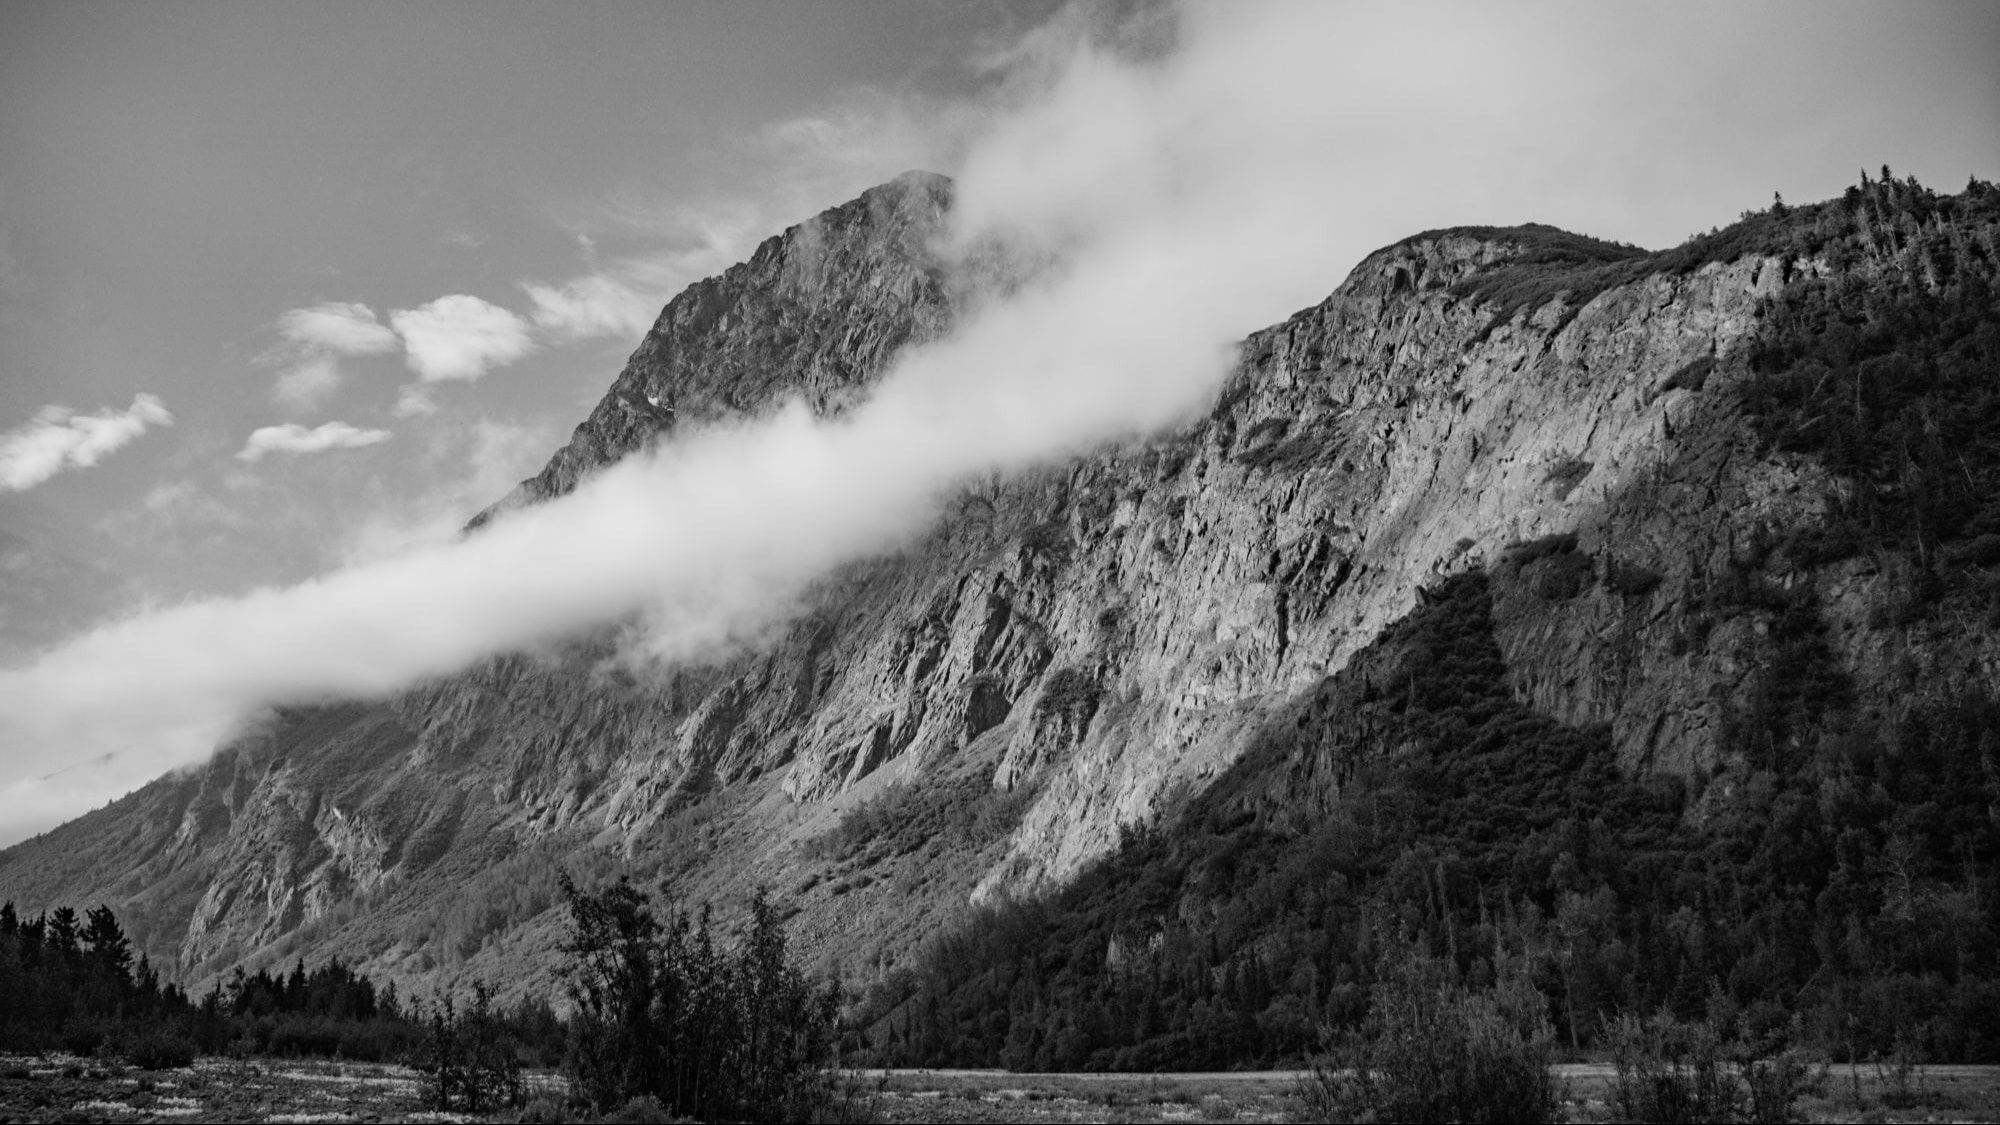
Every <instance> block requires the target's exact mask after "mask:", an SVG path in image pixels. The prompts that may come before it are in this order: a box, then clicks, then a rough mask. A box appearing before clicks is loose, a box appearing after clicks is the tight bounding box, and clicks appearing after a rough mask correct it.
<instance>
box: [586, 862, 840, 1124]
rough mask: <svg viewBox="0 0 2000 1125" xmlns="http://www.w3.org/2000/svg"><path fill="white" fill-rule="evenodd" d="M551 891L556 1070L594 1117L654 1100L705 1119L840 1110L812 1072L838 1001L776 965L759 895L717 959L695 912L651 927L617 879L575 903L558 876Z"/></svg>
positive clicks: (776, 927) (772, 912) (707, 928)
mask: <svg viewBox="0 0 2000 1125" xmlns="http://www.w3.org/2000/svg"><path fill="white" fill-rule="evenodd" d="M562 888H563V894H564V896H565V898H566V899H567V900H568V904H569V910H570V921H571V928H570V937H569V940H568V942H567V943H566V944H565V945H564V947H563V950H564V952H565V953H566V954H567V955H568V957H569V962H568V964H567V965H566V966H565V968H564V975H565V978H566V984H567V987H568V991H569V998H570V1000H571V1002H572V1003H573V1004H574V1006H575V1014H574V1015H573V1016H572V1018H571V1021H570V1046H569V1051H568V1054H567V1056H566V1058H565V1060H564V1068H565V1070H566V1071H567V1072H568V1075H569V1079H570V1088H571V1090H572V1091H573V1092H574V1093H575V1095H576V1096H577V1097H578V1098H580V1099H581V1100H583V1101H585V1102H586V1103H588V1104H589V1105H590V1106H591V1107H592V1108H593V1109H595V1110H597V1111H598V1112H600V1113H602V1112H607V1111H610V1110H612V1109H613V1108H614V1107H618V1106H625V1107H626V1108H627V1110H628V1111H629V1110H630V1109H631V1107H632V1105H633V1103H634V1100H635V1099H648V1098H650V1099H656V1100H657V1101H656V1104H657V1105H658V1106H660V1107H662V1108H663V1109H664V1111H665V1112H667V1113H670V1114H672V1115H674V1116H676V1117H694V1118H699V1119H702V1120H711V1121H712V1120H755V1121H795V1120H827V1119H830V1118H831V1117H835V1116H841V1115H842V1114H843V1112H845V1111H846V1110H851V1109H852V1108H853V1100H852V1099H851V1098H847V1097H844V1095H843V1094H842V1092H841V1091H840V1090H839V1089H838V1088H837V1086H836V1084H835V1082H834V1080H833V1079H832V1078H831V1077H829V1076H828V1075H826V1074H825V1073H824V1068H825V1067H827V1066H828V1065H829V1064H830V1063H831V1062H832V1061H833V1045H834V1039H833V1032H834V1012H835V1010H836V1008H837V1006H838V1003H839V995H838V992H837V991H836V990H835V989H834V988H833V987H831V986H829V987H827V988H823V989H822V988H816V987H814V986H813V985H812V984H811V983H810V982H808V981H807V980H806V979H805V977H804V975H803V974H802V973H800V972H799V971H798V969H796V968H794V967H793V966H792V965H791V964H790V962H789V961H788V960H787V959H786V954H785V935H784V931H783V929H782V927H781V925H780V923H779V919H778V912H777V909H776V908H775V907H773V906H772V905H771V903H770V901H769V900H768V899H766V898H765V897H764V895H763V893H762V892H759V893H758V894H757V896H756V897H755V898H754V899H753V900H752V901H751V904H750V932H749V933H748V935H747V936H746V937H745V939H744V941H743V943H742V945H741V946H740V947H739V948H738V949H737V950H736V951H734V952H733V953H726V952H724V951H723V950H721V949H719V948H717V946H716V943H715V940H714V937H713V935H712V926H711V918H710V914H709V912H708V911H707V910H706V909H703V910H702V911H700V912H699V913H698V914H693V915H690V914H688V913H686V912H682V911H675V910H670V911H668V912H667V914H666V916H665V919H664V920H662V919H660V918H656V917H655V916H654V914H653V911H652V908H651V906H650V904H649V903H648V901H647V897H646V896H645V895H644V894H643V893H641V892H640V891H639V890H637V889H636V888H634V887H633V886H632V884H631V883H630V882H628V881H624V880H621V881H620V882H618V883H616V884H614V885H612V886H610V887H608V888H606V889H605V890H603V891H600V892H598V893H596V894H585V893H583V892H582V891H580V890H578V889H577V888H576V886H575V885H574V884H573V883H571V882H570V881H569V879H568V878H567V877H565V878H564V879H563V881H562ZM646 1112H649V1113H650V1112H651V1110H650V1109H648V1110H647V1111H646ZM646 1119H648V1120H652V1119H655V1118H650V1117H649V1118H646ZM658 1119H664V1118H658Z"/></svg>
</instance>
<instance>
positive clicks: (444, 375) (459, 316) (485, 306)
mask: <svg viewBox="0 0 2000 1125" xmlns="http://www.w3.org/2000/svg"><path fill="white" fill-rule="evenodd" d="M389 324H390V325H391V326H392V327H394V328H395V330H396V333H397V334H398V335H400V336H401V337H402V338H403V347H404V349H405V351H406V352H407V353H408V356H407V358H408V362H409V365H410V370H412V371H414V372H416V373H417V378H418V380H419V381H421V382H425V383H442V382H449V381H453V380H464V381H471V380H474V379H478V378H479V377H481V376H483V375H485V374H486V373H487V372H488V371H489V370H491V369H493V368H495V367H501V366H505V365H506V364H509V363H512V362H514V361H515V360H517V359H520V358H521V357H522V356H524V355H527V354H528V353H529V352H530V351H532V350H534V346H535V343H534V339H533V337H532V336H531V335H530V334H529V325H528V322H527V321H525V320H522V319H521V318H520V317H518V316H516V315H514V314H513V313H512V312H509V311H508V310H506V309H504V308H501V307H500V306H499V305H496V304H493V303H491V302H489V301H485V300H481V299H480V298H478V297H473V296H468V295H466V294H464V293H454V294H452V295H451V296H448V297H439V298H438V299H437V300H435V301H432V302H430V303H429V304H426V305H419V306H417V307H416V308H413V309H397V310H396V311H395V312H393V313H390V314H389Z"/></svg>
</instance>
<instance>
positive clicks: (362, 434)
mask: <svg viewBox="0 0 2000 1125" xmlns="http://www.w3.org/2000/svg"><path fill="white" fill-rule="evenodd" d="M388 440H389V431H387V430H363V429H359V428H357V427H355V426H350V425H348V424H347V423H345V422H327V423H325V424H323V425H319V426H315V427H313V428H312V429H307V428H306V427H304V426H301V425H299V424H297V423H295V422H287V423H285V424H284V425H282V426H264V427H261V428H259V429H257V430H254V431H252V432H251V434H250V440H249V441H247V442H245V443H244V444H243V450H242V452H240V453H238V454H237V455H236V459H237V460H238V461H257V460H260V459H262V458H263V456H264V455H265V454H267V453H321V452H324V451H326V450H329V449H360V448H361V447H363V446H368V445H378V444H380V443H382V442H385V441H388Z"/></svg>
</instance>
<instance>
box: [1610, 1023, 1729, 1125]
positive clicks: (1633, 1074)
mask: <svg viewBox="0 0 2000 1125" xmlns="http://www.w3.org/2000/svg"><path fill="white" fill-rule="evenodd" d="M1611 1053H1612V1062H1613V1063H1614V1065H1615V1066H1616V1067H1617V1070H1618V1079H1617V1081H1616V1082H1615V1083H1614V1084H1613V1086H1612V1088H1611V1108H1612V1110H1613V1111H1614V1112H1615V1113H1616V1114H1617V1115H1618V1119H1619V1120H1621V1121H1661V1122H1697V1121H1734V1120H1736V1119H1737V1117H1738V1115H1739V1112H1740V1111H1741V1109H1742V1108H1743V1095H1742V1091H1741V1090H1740V1089H1739V1088H1738V1086H1737V1084H1736V1078H1735V1076H1734V1075H1732V1074H1730V1073H1729V1070H1728V1068H1727V1065H1726V1063H1725V1062H1724V1059H1723V1051H1722V1037H1721V1036H1719V1035H1717V1034H1716V1032H1715V1029H1714V1028H1713V1027H1711V1026H1710V1025H1708V1024H1707V1023H1681V1022H1680V1021H1678V1020H1676V1019H1674V1018H1673V1017H1672V1016H1670V1015H1667V1014H1665V1013H1662V1014H1660V1015H1657V1016H1654V1017H1653V1018H1652V1019H1649V1020H1640V1019H1637V1018H1635V1017H1633V1016H1630V1015H1626V1016H1620V1017H1619V1019H1618V1022H1617V1024H1616V1025H1615V1026H1614V1027H1613V1028H1612V1034H1611Z"/></svg>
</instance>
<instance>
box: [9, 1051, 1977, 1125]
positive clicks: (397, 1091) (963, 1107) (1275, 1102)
mask: <svg viewBox="0 0 2000 1125" xmlns="http://www.w3.org/2000/svg"><path fill="white" fill-rule="evenodd" d="M1558 1071H1559V1073H1560V1075H1561V1077H1562V1079H1563V1080H1564V1081H1565V1082H1567V1083H1568V1085H1569V1091H1570V1107H1571V1120H1580V1121H1605V1120H1610V1119H1611V1114H1610V1111H1609V1110H1608V1108H1607V1107H1606V1105H1605V1096H1606V1093H1607V1091H1608V1089H1609V1087H1610V1084H1611V1081H1612V1078H1613V1074H1612V1070H1611V1067H1610V1066H1609V1065H1608V1064H1603V1063H1578V1064H1565V1065H1563V1066H1561V1067H1558ZM859 1077H860V1079H861V1080H862V1082H863V1083H864V1084H865V1086H866V1087H868V1088H871V1089H872V1090H873V1091H874V1098H875V1102H876V1109H877V1112H878V1114H879V1116H880V1118H881V1119H882V1120H884V1121H888V1122H942V1123H955V1122H1175V1121H1242V1122H1254V1121H1292V1120H1299V1119H1300V1117H1299V1115H1300V1113H1301V1109H1302V1106H1301V1103H1300V1101H1299V1100H1298V1098H1297V1097H1296V1096H1295V1095H1294V1093H1293V1089H1294V1086H1295V1084H1296V1083H1297V1081H1298V1078H1299V1075H1298V1074H1297V1073H1296V1072H1290V1071H1259V1072H1243V1073H1220V1074H1010V1073H1007V1072H1004V1071H992V1070H922V1071H919V1070H906V1071H887V1072H870V1073H868V1074H865V1075H861V1076H859ZM531 1085H533V1086H535V1087H537V1088H539V1089H543V1090H548V1091H551V1092H553V1091H556V1090H558V1089H559V1088H560V1086H561V1080H560V1079H558V1078H556V1077H554V1076H553V1075H535V1076H532V1077H531ZM1799 1109H1800V1110H1801V1113H1802V1118H1803V1119H1804V1120H1807V1121H1869V1122H1892V1121H1893V1122H1920V1121H1923V1122H1928V1121H1991V1120H1996V1119H2000V1112H1996V1111H2000V1067H1992V1066H1939V1067H1923V1068H1919V1069H1918V1070H1917V1071H1915V1072H1914V1073H1912V1074H1910V1075H1908V1076H1907V1082H1906V1083H1904V1084H1900V1085H1899V1083H1898V1082H1897V1080H1896V1076H1894V1075H1889V1074H1880V1073H1877V1072H1876V1071H1875V1070H1874V1069H1873V1068H1869V1067H1861V1068H1853V1069H1850V1068H1847V1067H1832V1068H1829V1069H1828V1070H1827V1071H1826V1073H1825V1075H1824V1076H1823V1080H1822V1082H1821V1085H1820V1089H1819V1091H1818V1093H1816V1094H1813V1095H1809V1096H1808V1097H1806V1098H1805V1099H1803V1100H1802V1101H1801V1102H1800V1104H1799ZM511 1116H513V1114H511V1113H506V1112H503V1113H499V1114H494V1115H491V1117H490V1119H492V1120H506V1119H508V1118H510V1117H511ZM475 1120H482V1118H479V1117H474V1116H468V1115H465V1114H444V1113H434V1112H427V1111H425V1110H424V1109H423V1106H422V1101H421V1099H420V1097H419V1091H418V1076H417V1074H416V1073H415V1072H414V1071H411V1070H409V1069H408V1068H405V1067H398V1066H387V1065H378V1064H368V1063H328V1062H301V1061H296V1060H266V1061H256V1060H229V1059H203V1060H201V1061H199V1062H197V1063H196V1064H195V1065H194V1066H192V1067H185V1068H181V1069H178V1070H165V1071H144V1070H139V1069H136V1068H132V1067H126V1066H121V1065H119V1064H117V1063H106V1062H101V1061H97V1060H88V1059H78V1058H74V1057H70V1056H64V1055H49V1056H40V1057H36V1056H0V1121H20V1122H53V1121H105V1122H143V1121H245V1122H371V1121H475Z"/></svg>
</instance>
